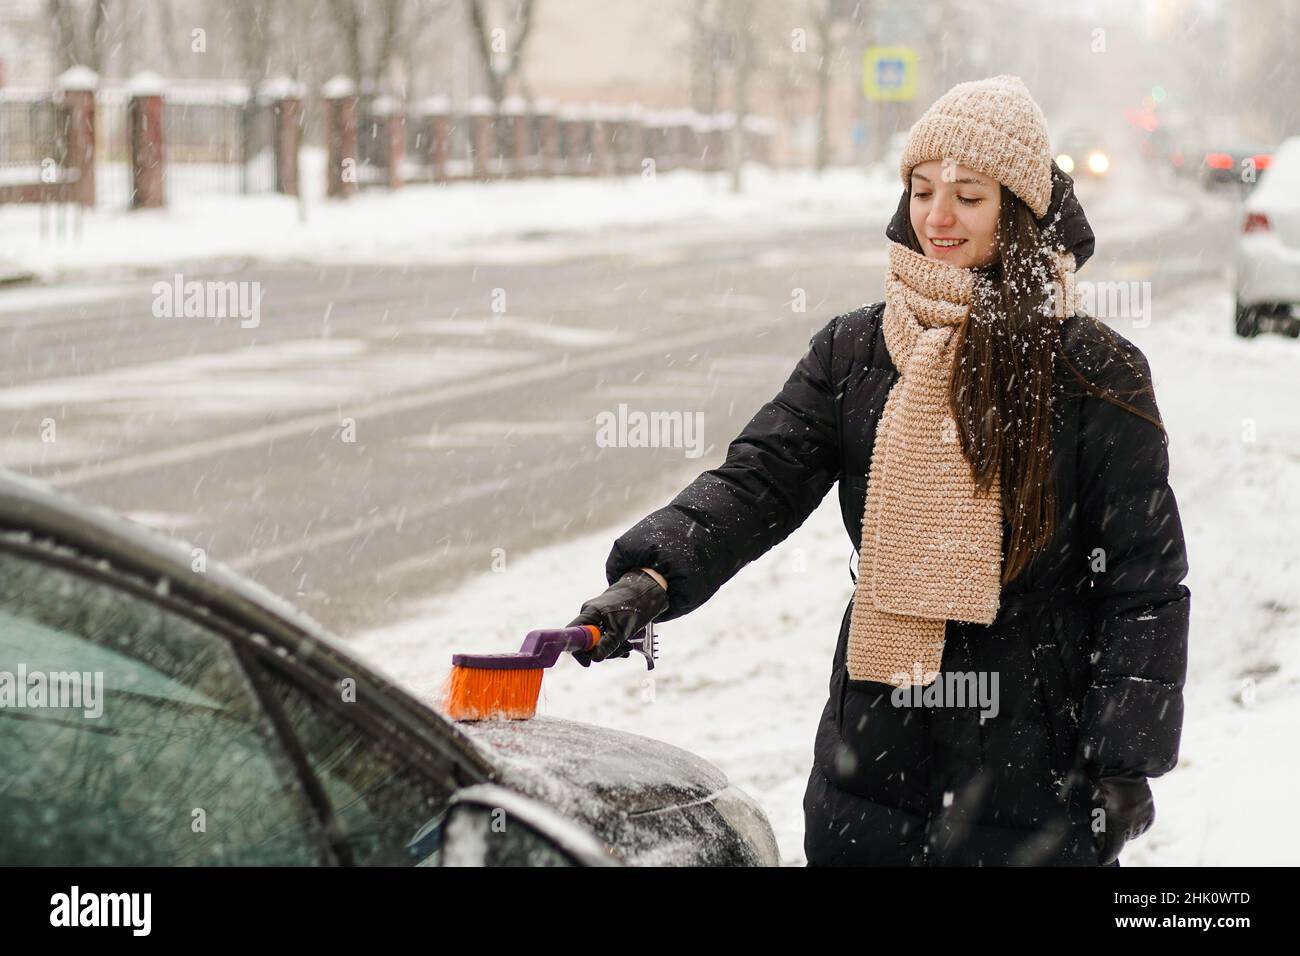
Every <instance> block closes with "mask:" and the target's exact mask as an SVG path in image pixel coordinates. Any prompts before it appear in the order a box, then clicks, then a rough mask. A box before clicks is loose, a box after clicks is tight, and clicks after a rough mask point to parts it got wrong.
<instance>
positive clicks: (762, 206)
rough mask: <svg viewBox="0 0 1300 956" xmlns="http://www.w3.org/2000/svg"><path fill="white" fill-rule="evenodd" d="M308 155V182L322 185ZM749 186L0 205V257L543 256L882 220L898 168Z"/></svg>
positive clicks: (754, 180)
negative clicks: (84, 210)
mask: <svg viewBox="0 0 1300 956" xmlns="http://www.w3.org/2000/svg"><path fill="white" fill-rule="evenodd" d="M321 162H322V160H321V157H320V156H319V153H318V152H316V153H310V152H309V153H307V154H306V155H305V157H304V167H306V168H309V169H314V170H315V172H314V173H313V174H311V175H307V176H306V177H305V178H306V180H307V181H308V182H320V181H323V171H322V170H321V169H320V168H319V167H320V163H321ZM744 184H745V191H744V192H743V193H742V194H740V195H735V194H733V193H731V191H730V178H729V176H728V175H727V174H725V173H699V172H693V171H690V170H676V171H673V172H668V173H662V174H660V175H658V176H657V177H655V178H654V179H651V180H644V179H642V178H641V177H639V176H624V177H613V178H587V179H549V180H548V179H531V180H513V181H511V180H506V181H501V182H493V183H473V182H462V183H451V184H447V185H439V186H435V185H416V186H407V187H406V188H405V189H402V190H400V191H398V192H392V193H390V192H386V191H382V190H380V191H365V192H362V193H360V194H359V195H357V196H355V197H354V198H352V199H351V200H347V201H334V200H324V199H322V198H320V196H319V189H308V192H309V193H310V194H311V195H310V196H309V198H308V200H307V203H306V209H307V219H306V222H303V221H301V220H300V210H299V205H298V202H297V200H295V199H293V198H292V197H288V196H279V195H261V196H238V195H209V196H203V197H188V198H187V197H184V196H179V197H175V198H174V200H173V202H172V205H171V206H170V207H169V208H167V209H163V210H140V211H136V212H127V211H121V212H111V211H103V210H99V211H96V212H95V213H93V214H88V215H86V216H85V217H84V219H83V220H82V229H83V233H82V236H81V238H80V239H71V238H68V239H63V240H58V241H55V240H51V239H42V238H41V237H40V209H39V207H36V206H0V263H3V264H4V266H5V267H6V269H11V270H16V271H22V270H27V271H31V272H34V273H36V274H37V275H38V276H40V277H42V278H46V279H49V278H54V277H57V276H66V275H67V274H69V273H76V272H86V271H93V272H100V273H102V272H106V271H113V270H121V269H139V270H146V269H162V268H167V267H171V266H182V265H186V266H191V265H194V264H198V263H205V262H212V261H216V260H231V259H237V260H255V261H259V262H269V263H312V264H334V263H349V264H373V265H386V266H398V267H400V266H402V265H415V264H428V263H451V262H461V261H469V260H473V261H476V262H482V261H499V262H530V261H548V260H553V259H556V258H563V257H572V256H576V255H583V254H585V251H586V250H587V249H590V250H592V251H595V252H608V251H610V245H611V242H615V243H620V244H622V245H626V246H627V247H628V248H629V249H635V250H637V251H641V252H644V251H646V249H647V248H648V247H650V246H652V245H653V244H654V243H655V242H656V238H657V235H656V230H658V229H660V228H663V227H673V228H672V229H671V230H670V232H671V233H672V234H673V239H674V241H676V240H679V239H680V238H681V237H682V235H683V234H689V233H690V232H691V231H692V230H704V232H705V235H706V236H707V235H711V234H713V232H715V231H716V230H717V229H719V228H725V229H727V230H730V231H732V232H734V231H735V230H737V229H741V230H744V231H746V232H754V233H758V232H763V231H769V230H775V229H781V228H789V227H793V226H798V225H809V224H825V223H854V222H857V223H867V222H873V221H879V220H881V219H882V217H883V218H887V217H888V213H889V212H890V211H891V210H892V209H893V206H894V204H895V203H896V202H897V201H898V194H899V184H898V181H897V178H896V177H894V176H889V175H886V174H885V173H883V172H881V171H879V170H875V171H864V170H861V169H856V168H834V169H828V170H827V171H826V174H825V175H824V176H822V177H818V176H816V175H815V174H814V173H812V172H810V171H807V170H788V171H775V170H770V169H768V168H766V167H763V166H759V165H756V164H749V165H747V166H746V168H745V174H744Z"/></svg>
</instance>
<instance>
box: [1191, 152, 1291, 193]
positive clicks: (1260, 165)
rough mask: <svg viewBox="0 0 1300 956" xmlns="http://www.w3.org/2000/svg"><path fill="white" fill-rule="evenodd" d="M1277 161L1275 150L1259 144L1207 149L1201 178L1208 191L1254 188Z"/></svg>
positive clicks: (1200, 171) (1200, 173)
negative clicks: (1220, 187)
mask: <svg viewBox="0 0 1300 956" xmlns="http://www.w3.org/2000/svg"><path fill="white" fill-rule="evenodd" d="M1272 160H1273V155H1272V150H1270V149H1268V148H1267V147H1264V146H1260V145H1258V144H1253V143H1249V144H1241V143H1238V144H1235V145H1231V146H1223V145H1220V146H1215V147H1212V148H1210V149H1207V150H1206V151H1205V153H1204V155H1203V156H1202V158H1201V164H1200V168H1199V170H1198V175H1199V176H1200V179H1201V185H1202V186H1203V187H1204V188H1206V189H1211V188H1213V187H1215V186H1237V187H1239V188H1241V189H1245V190H1247V191H1248V190H1249V189H1251V188H1252V187H1253V186H1254V185H1255V184H1256V183H1257V182H1258V181H1259V178H1260V174H1261V173H1263V172H1264V170H1266V169H1268V167H1269V164H1270V163H1271V162H1272Z"/></svg>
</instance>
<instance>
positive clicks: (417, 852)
mask: <svg viewBox="0 0 1300 956" xmlns="http://www.w3.org/2000/svg"><path fill="white" fill-rule="evenodd" d="M263 674H264V675H265V678H266V680H267V681H268V682H269V687H270V689H271V693H272V694H273V696H274V697H275V699H276V701H277V702H278V703H279V705H280V706H281V708H282V709H283V711H284V715H285V720H286V723H287V724H288V727H289V728H290V729H291V730H292V732H293V733H294V734H295V735H296V737H297V739H298V742H299V745H300V746H301V748H302V750H303V753H304V755H305V756H306V758H307V763H308V766H309V767H310V768H311V770H312V772H313V773H314V774H315V775H316V776H317V778H318V779H319V780H320V782H321V786H322V787H323V788H324V790H325V794H326V796H327V797H328V798H329V802H330V804H331V806H332V807H333V809H334V814H335V818H336V820H337V821H338V824H339V828H340V830H341V831H342V835H343V838H344V840H345V842H346V844H347V846H348V848H349V850H350V851H351V855H352V862H353V863H355V864H357V865H359V866H405V865H415V864H417V863H419V862H421V861H422V860H423V859H424V858H426V857H428V856H429V855H430V854H431V853H434V852H435V851H436V850H437V848H438V846H439V843H440V839H441V829H440V826H439V824H440V819H439V818H441V817H442V816H443V815H444V814H445V813H446V811H447V807H448V804H449V802H450V799H451V795H452V793H453V792H454V790H455V783H454V781H453V779H452V776H451V767H450V766H448V767H447V769H446V772H445V774H441V775H439V774H436V773H431V772H430V770H429V769H426V767H425V766H424V765H423V764H419V763H416V762H415V761H413V760H411V759H409V758H407V757H405V756H403V755H401V754H399V753H395V752H394V749H393V747H392V746H390V745H389V744H388V743H387V742H383V741H380V740H379V739H377V738H376V736H375V735H373V734H371V733H370V732H369V731H368V730H367V729H366V728H364V727H362V726H361V725H360V724H359V723H358V721H356V720H354V719H353V716H352V714H351V713H350V712H349V711H350V709H354V708H360V707H361V706H363V704H362V703H360V702H345V700H344V695H343V694H342V693H341V692H340V693H339V695H338V699H337V700H335V701H326V700H324V699H322V698H321V697H320V696H318V695H317V694H316V693H314V692H313V691H312V690H310V689H305V688H303V687H302V686H300V685H299V684H298V683H297V682H296V681H294V680H292V679H290V678H288V677H286V676H285V675H283V674H282V673H280V672H279V671H278V670H275V669H272V668H270V667H267V668H266V669H265V670H264V671H263ZM422 831H423V832H422ZM417 835H418V839H417Z"/></svg>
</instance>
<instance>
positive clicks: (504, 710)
mask: <svg viewBox="0 0 1300 956" xmlns="http://www.w3.org/2000/svg"><path fill="white" fill-rule="evenodd" d="M600 633H601V632H600V628H599V627H597V626H596V625H595V624H575V625H573V626H572V627H560V628H550V629H543V630H537V631H529V632H528V633H527V634H526V635H525V636H524V645H523V647H521V648H520V649H519V651H518V653H514V654H453V655H452V656H451V674H450V675H449V676H448V678H447V683H446V685H445V689H444V694H443V709H444V710H445V711H446V712H447V715H448V716H449V717H450V718H451V719H452V720H493V719H497V720H528V719H529V718H530V717H533V716H534V715H536V713H537V697H538V694H539V693H540V692H541V689H542V674H543V673H544V672H545V670H546V668H548V667H552V666H554V664H555V662H556V661H558V660H559V659H560V652H561V651H568V652H569V653H572V652H573V651H589V650H591V649H592V648H593V647H595V646H596V645H597V644H598V643H599V642H600ZM627 645H628V647H629V648H631V649H632V650H635V651H637V652H638V653H640V654H643V655H645V659H646V670H654V666H655V658H656V657H658V656H659V647H658V643H657V642H656V640H655V633H654V622H651V623H650V624H647V625H646V626H645V627H644V628H643V629H642V630H641V631H640V632H639V633H637V634H636V635H635V636H633V637H631V638H629V639H628V642H627Z"/></svg>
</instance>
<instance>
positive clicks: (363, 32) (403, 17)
mask: <svg viewBox="0 0 1300 956" xmlns="http://www.w3.org/2000/svg"><path fill="white" fill-rule="evenodd" d="M409 2H410V0H372V2H367V0H329V3H328V5H327V10H328V14H329V19H330V22H331V23H332V25H333V27H334V31H335V33H336V35H337V36H338V38H339V39H340V40H341V41H342V43H343V60H344V63H345V65H346V69H347V72H348V74H349V75H350V76H351V77H352V79H353V80H355V81H356V83H357V85H358V87H359V88H360V90H361V92H362V95H364V96H369V95H372V94H374V93H376V92H378V91H379V90H384V89H395V88H396V87H400V86H403V85H405V74H406V73H407V71H408V70H409V66H410V64H409V54H410V46H409V44H408V43H407V42H406V38H405V37H404V33H405V31H406V26H407V21H408V16H407V13H408V6H409Z"/></svg>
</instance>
